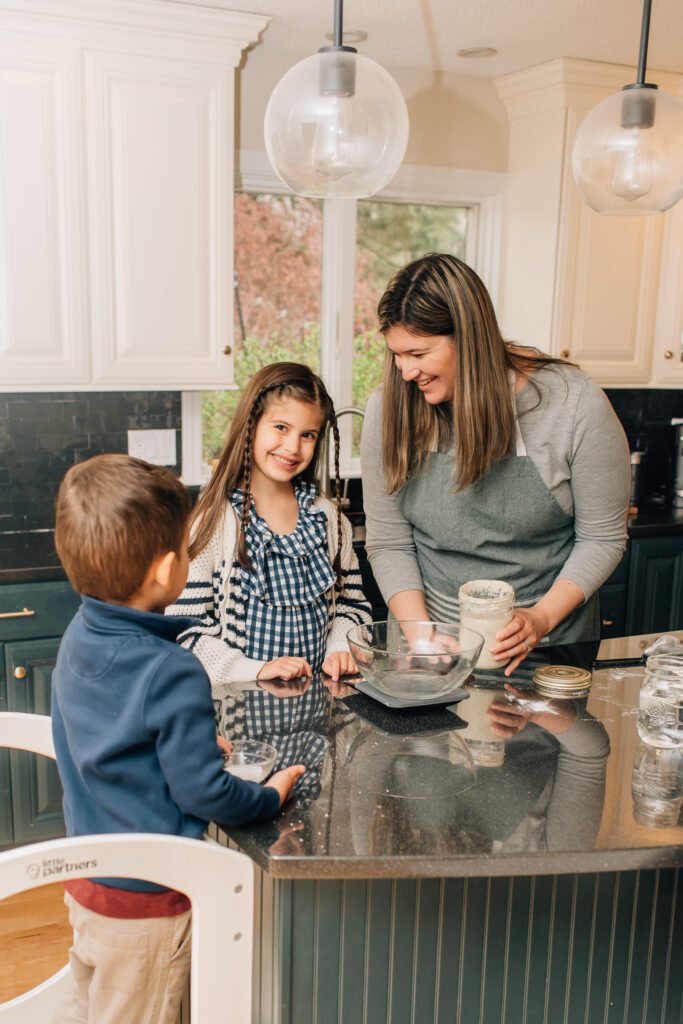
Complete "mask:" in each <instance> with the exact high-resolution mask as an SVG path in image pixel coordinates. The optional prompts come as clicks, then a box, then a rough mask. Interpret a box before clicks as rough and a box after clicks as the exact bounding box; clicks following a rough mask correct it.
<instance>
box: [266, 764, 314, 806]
mask: <svg viewBox="0 0 683 1024" xmlns="http://www.w3.org/2000/svg"><path fill="white" fill-rule="evenodd" d="M305 771H306V767H305V765H303V764H295V765H292V767H291V768H283V769H282V771H280V772H275V775H271V777H270V778H269V779H268V782H267V783H265V785H266V786H268V788H269V789H275V790H277V792H278V793H279V795H280V807H282V805H283V804H284V803H285V801H287V800H289V798H290V796H291V795H292V790H293V789H294V787H295V786H296V784H297V782H298V781H299V779H300V778H301V776H302V775H303V774H304V772H305Z"/></svg>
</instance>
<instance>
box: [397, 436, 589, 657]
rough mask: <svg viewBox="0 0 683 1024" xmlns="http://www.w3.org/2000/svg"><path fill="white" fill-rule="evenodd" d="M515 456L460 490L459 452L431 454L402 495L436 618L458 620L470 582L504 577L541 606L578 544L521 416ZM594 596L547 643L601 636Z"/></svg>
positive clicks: (523, 602)
mask: <svg viewBox="0 0 683 1024" xmlns="http://www.w3.org/2000/svg"><path fill="white" fill-rule="evenodd" d="M515 432H516V445H515V454H514V455H509V456H507V458H504V459H500V460H499V461H498V462H496V463H494V464H493V465H492V466H491V468H490V469H489V470H488V472H487V473H486V474H485V475H484V476H483V477H482V478H481V479H480V480H478V481H477V482H476V483H475V484H472V486H471V487H468V488H466V489H465V490H464V491H461V492H460V493H459V494H455V493H454V483H453V467H454V464H455V462H454V459H455V453H454V450H453V449H451V450H450V451H449V452H430V453H429V454H428V456H427V458H426V459H425V462H424V463H423V466H422V468H421V470H420V472H419V473H417V474H416V475H415V476H414V477H413V478H412V479H410V480H409V481H408V482H407V483H406V484H405V485H404V486H403V488H402V489H401V491H400V493H399V505H400V508H401V511H402V512H403V515H404V516H405V517H406V519H407V520H408V521H409V522H410V523H411V525H412V527H413V539H414V542H415V549H416V554H417V561H418V565H419V568H420V572H421V574H422V580H423V583H424V587H425V599H426V603H427V610H428V611H429V614H430V616H431V617H432V618H433V619H435V620H437V621H448V622H453V621H459V601H458V591H459V589H460V587H461V585H462V584H463V583H467V581H468V580H476V579H494V580H505V581H506V582H507V583H509V584H510V585H511V586H512V587H514V590H515V604H516V605H517V606H521V607H530V606H531V605H534V604H535V603H536V602H537V601H538V600H539V599H540V598H541V597H542V596H543V595H544V594H545V593H547V591H548V590H549V589H550V587H551V586H552V584H553V583H554V582H555V580H556V579H557V577H558V575H559V573H560V570H561V568H562V566H563V565H564V563H565V562H566V560H567V558H568V557H569V554H570V552H571V550H572V548H573V546H574V543H575V537H574V518H573V516H570V515H568V514H567V513H566V512H565V511H564V510H563V509H562V508H561V507H560V505H559V504H558V503H557V501H556V500H555V498H554V497H553V495H552V494H551V493H550V492H549V491H548V488H547V487H546V485H545V484H544V482H543V480H542V479H541V477H540V475H539V473H538V470H537V469H536V467H535V465H534V463H533V461H532V460H531V459H530V458H529V456H528V455H527V451H526V445H525V443H524V438H523V437H522V432H521V430H520V428H519V421H518V420H517V418H516V416H515ZM599 628H600V627H599V610H598V596H597V594H594V595H593V596H592V597H591V598H589V599H588V601H586V603H585V604H583V605H581V606H580V607H579V608H577V609H576V611H574V612H573V613H572V614H571V615H569V616H568V617H567V618H566V619H564V621H563V622H561V623H560V624H559V626H557V628H556V629H554V630H553V631H552V633H550V634H549V636H548V637H547V638H546V642H550V643H560V642H562V643H575V642H577V641H579V640H594V639H597V637H598V636H599Z"/></svg>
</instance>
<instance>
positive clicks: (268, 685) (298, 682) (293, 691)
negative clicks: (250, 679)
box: [258, 676, 312, 700]
mask: <svg viewBox="0 0 683 1024" xmlns="http://www.w3.org/2000/svg"><path fill="white" fill-rule="evenodd" d="M311 682H312V680H311V677H310V676H295V677H294V679H287V680H286V681H284V680H282V679H272V680H271V679H259V681H258V688H259V690H265V692H266V693H272V695H273V697H279V698H280V699H281V700H286V698H287V697H300V696H301V695H302V694H303V693H306V691H307V690H309V689H310V687H311Z"/></svg>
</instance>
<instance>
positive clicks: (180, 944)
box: [52, 893, 192, 1024]
mask: <svg viewBox="0 0 683 1024" xmlns="http://www.w3.org/2000/svg"><path fill="white" fill-rule="evenodd" d="M64 902H65V903H66V905H67V907H68V908H69V920H70V922H71V926H72V928H73V930H74V943H73V946H72V947H71V949H70V950H69V962H70V965H71V976H70V983H69V986H70V987H69V990H68V992H67V995H66V997H65V999H64V1001H63V1003H62V1005H61V1007H60V1008H59V1010H58V1011H57V1013H56V1014H55V1016H54V1017H53V1019H52V1024H175V1022H176V1019H177V1016H178V1010H179V1007H180V1001H181V999H182V996H183V991H184V989H185V983H186V981H187V978H188V975H189V971H190V945H191V933H192V923H191V916H192V915H191V911H188V912H187V913H185V914H179V915H178V916H176V917H151V918H142V919H140V920H134V919H133V920H131V919H128V918H118V917H103V916H102V915H101V914H96V913H95V912H94V911H92V910H86V908H85V907H82V906H81V905H80V903H77V902H76V900H74V899H72V897H71V896H70V895H69V894H68V893H66V895H65V897H64Z"/></svg>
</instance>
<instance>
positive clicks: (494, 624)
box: [458, 580, 515, 668]
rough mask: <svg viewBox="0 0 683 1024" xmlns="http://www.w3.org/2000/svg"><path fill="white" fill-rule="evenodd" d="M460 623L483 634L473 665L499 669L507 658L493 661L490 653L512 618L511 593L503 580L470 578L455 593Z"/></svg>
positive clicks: (512, 594)
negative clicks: (497, 635)
mask: <svg viewBox="0 0 683 1024" xmlns="http://www.w3.org/2000/svg"><path fill="white" fill-rule="evenodd" d="M458 597H459V600H460V625H461V626H467V628H468V629H474V630H476V631H477V633H481V635H482V636H483V637H484V646H483V647H482V649H481V654H480V655H479V658H478V660H477V664H476V665H475V668H503V666H504V665H506V664H507V662H508V661H509V660H510V659H509V658H507V659H506V660H504V661H497V660H496V659H495V658H494V657H493V655H492V654H491V648H492V647H495V645H496V642H497V641H496V633H499V632H500V630H501V629H503V627H504V626H507V624H508V622H509V621H510V619H511V618H512V609H513V606H514V603H515V592H514V590H513V588H512V587H511V586H510V584H509V583H505V582H504V581H503V580H470V581H469V583H463V585H462V586H461V587H460V591H459V594H458Z"/></svg>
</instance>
